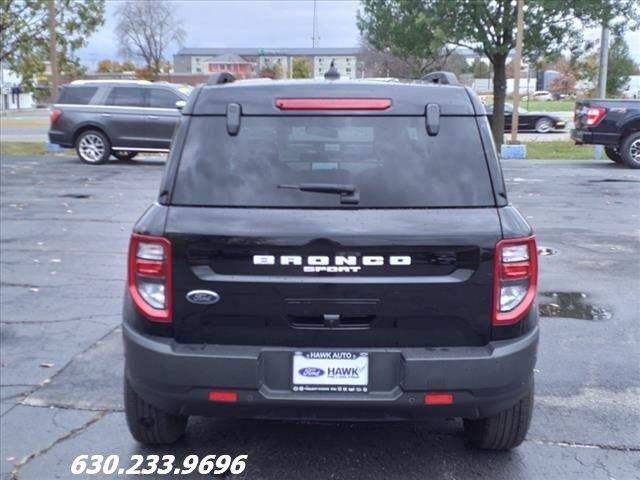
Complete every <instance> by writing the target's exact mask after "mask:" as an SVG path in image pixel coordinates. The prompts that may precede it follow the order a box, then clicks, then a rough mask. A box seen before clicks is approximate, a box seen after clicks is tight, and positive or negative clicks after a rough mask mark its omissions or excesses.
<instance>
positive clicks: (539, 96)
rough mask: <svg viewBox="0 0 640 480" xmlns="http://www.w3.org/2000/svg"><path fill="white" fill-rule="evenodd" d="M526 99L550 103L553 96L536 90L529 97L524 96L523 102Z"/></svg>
mask: <svg viewBox="0 0 640 480" xmlns="http://www.w3.org/2000/svg"><path fill="white" fill-rule="evenodd" d="M527 98H529V100H539V101H541V102H550V101H552V100H554V98H553V94H552V93H551V92H547V91H546V90H537V91H535V92H533V93H531V94H530V95H524V96H523V97H522V99H523V100H526V99H527Z"/></svg>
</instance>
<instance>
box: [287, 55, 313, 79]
mask: <svg viewBox="0 0 640 480" xmlns="http://www.w3.org/2000/svg"><path fill="white" fill-rule="evenodd" d="M291 70H292V72H293V78H310V77H311V65H310V64H309V60H307V59H306V58H294V59H293V65H291Z"/></svg>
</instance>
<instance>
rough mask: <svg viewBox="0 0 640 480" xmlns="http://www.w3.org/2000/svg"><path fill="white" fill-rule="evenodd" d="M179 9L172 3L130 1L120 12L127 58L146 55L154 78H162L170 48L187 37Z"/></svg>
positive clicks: (122, 48)
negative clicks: (179, 15)
mask: <svg viewBox="0 0 640 480" xmlns="http://www.w3.org/2000/svg"><path fill="white" fill-rule="evenodd" d="M177 10H178V7H177V6H176V5H175V4H173V3H171V2H166V1H161V0H128V1H126V2H124V3H122V4H121V5H120V6H119V7H118V9H117V11H116V15H117V17H118V24H117V26H116V34H117V35H118V38H119V43H120V52H121V53H122V54H124V55H125V56H127V57H139V58H142V59H143V60H144V62H145V63H146V68H147V71H148V73H149V76H150V77H151V78H153V79H156V78H158V75H159V74H160V73H161V71H162V68H163V66H164V65H165V64H166V61H165V58H164V56H165V52H166V50H167V48H168V47H169V46H170V45H172V44H177V45H182V43H183V41H184V39H185V36H186V32H185V30H184V29H183V28H182V21H181V20H179V19H178V18H176V16H175V12H176V11H177Z"/></svg>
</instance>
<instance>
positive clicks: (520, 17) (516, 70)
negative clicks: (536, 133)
mask: <svg viewBox="0 0 640 480" xmlns="http://www.w3.org/2000/svg"><path fill="white" fill-rule="evenodd" d="M517 8H518V12H517V20H516V28H517V32H516V54H515V56H514V57H513V113H512V115H511V143H512V144H516V143H517V142H518V120H519V119H518V117H519V115H518V113H519V112H518V107H519V106H520V67H521V64H522V37H523V34H524V0H518V7H517Z"/></svg>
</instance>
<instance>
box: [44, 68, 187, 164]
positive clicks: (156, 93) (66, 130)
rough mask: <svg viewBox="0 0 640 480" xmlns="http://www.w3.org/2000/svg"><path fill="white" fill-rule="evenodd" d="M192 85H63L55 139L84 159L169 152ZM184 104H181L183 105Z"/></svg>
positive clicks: (119, 82)
mask: <svg viewBox="0 0 640 480" xmlns="http://www.w3.org/2000/svg"><path fill="white" fill-rule="evenodd" d="M190 90H191V87H187V86H181V85H175V84H171V83H151V82H148V81H146V80H131V81H129V80H100V81H97V80H77V81H75V82H72V83H71V84H69V85H65V86H63V87H62V91H61V92H60V97H59V98H58V100H57V101H56V103H55V104H54V105H53V107H52V109H51V114H50V120H51V127H50V129H49V141H50V142H51V143H54V144H58V145H60V146H62V147H64V148H75V149H76V152H77V154H78V157H79V158H80V160H82V161H83V162H85V163H90V164H94V165H96V164H101V163H105V162H107V161H108V160H109V156H110V155H113V156H114V157H116V158H118V159H120V160H131V159H132V158H133V157H135V156H136V155H137V153H138V152H168V151H169V147H170V146H171V139H172V138H173V133H174V131H175V128H176V125H177V124H178V122H179V120H180V112H179V110H178V108H177V106H176V104H177V103H178V102H180V101H182V102H186V100H187V98H188V95H189V91H190ZM178 105H180V104H178Z"/></svg>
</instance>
